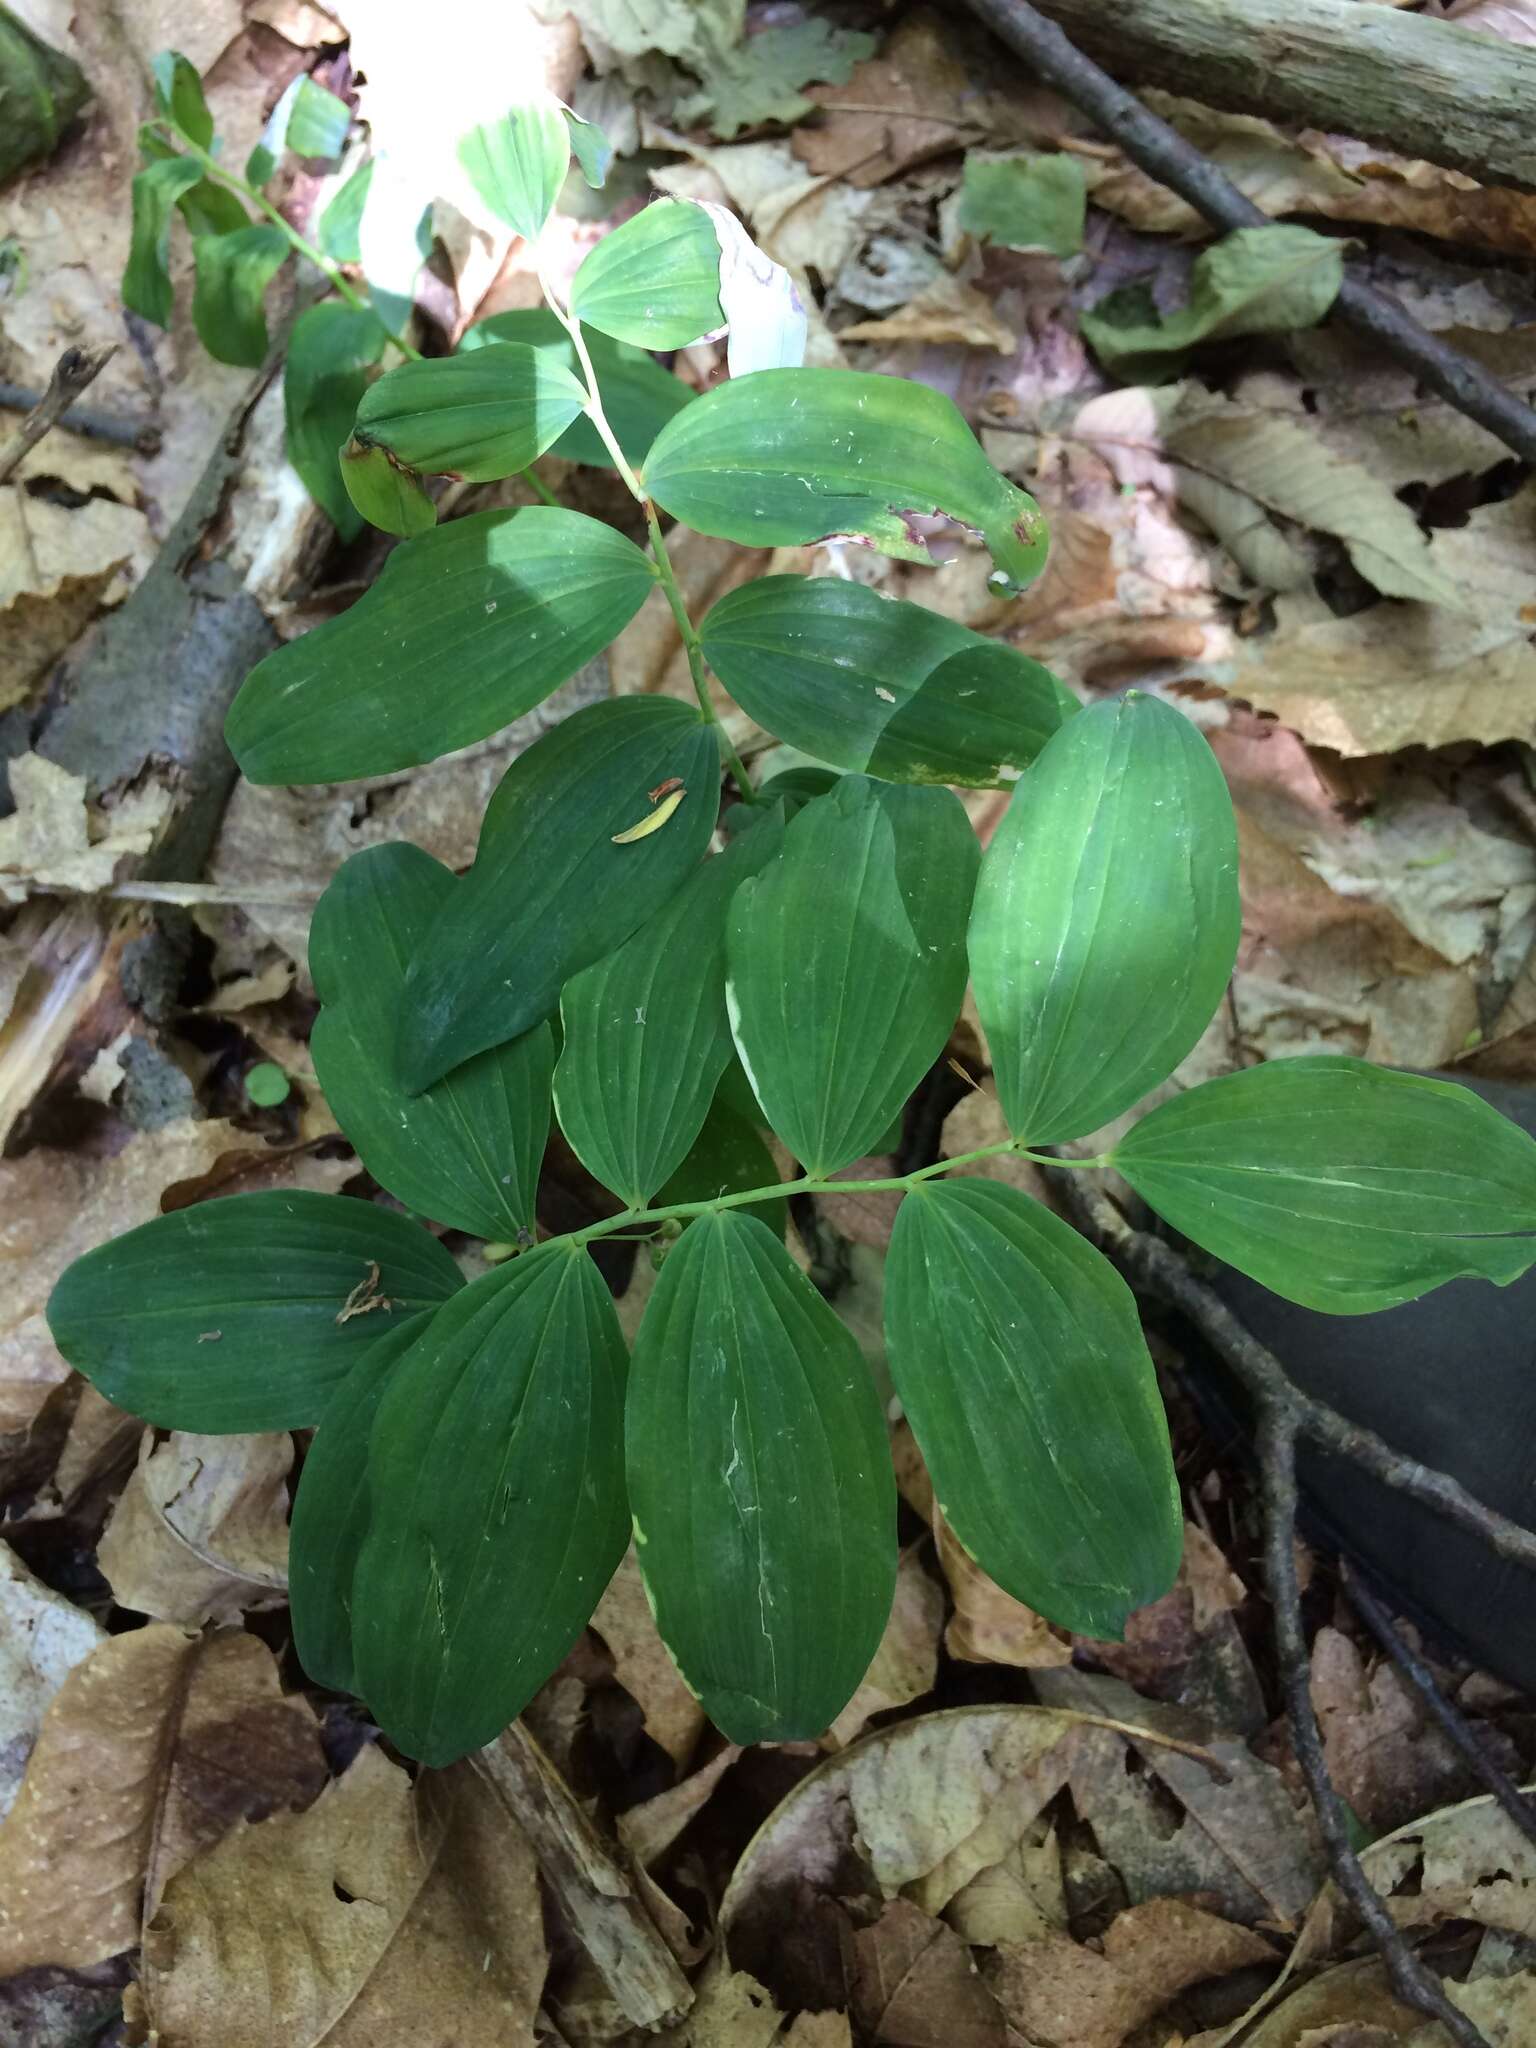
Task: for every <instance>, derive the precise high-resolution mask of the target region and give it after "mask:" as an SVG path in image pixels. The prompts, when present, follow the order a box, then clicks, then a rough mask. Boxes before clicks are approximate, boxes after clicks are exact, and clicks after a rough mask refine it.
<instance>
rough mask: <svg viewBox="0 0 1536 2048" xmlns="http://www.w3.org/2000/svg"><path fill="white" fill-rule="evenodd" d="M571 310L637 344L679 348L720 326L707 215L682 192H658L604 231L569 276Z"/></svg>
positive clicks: (714, 247)
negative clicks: (675, 195)
mask: <svg viewBox="0 0 1536 2048" xmlns="http://www.w3.org/2000/svg"><path fill="white" fill-rule="evenodd" d="M570 310H571V311H572V312H573V313H574V314H575V315H576V316H577V318H578V319H580V320H583V321H585V322H586V324H587V325H588V326H589V327H596V328H597V329H598V330H599V331H600V332H601V333H603V334H611V335H612V336H613V338H614V339H615V341H632V342H634V343H635V344H636V346H637V347H639V348H686V347H687V346H688V344H689V342H691V341H697V340H698V339H699V338H700V336H701V335H705V334H709V333H712V332H713V331H714V329H716V328H717V327H723V326H724V325H725V315H724V313H723V312H722V311H721V310H720V244H719V242H718V241H717V240H716V238H715V231H714V229H713V227H711V225H710V221H709V215H708V214H707V213H706V212H705V211H704V209H703V208H702V207H701V206H695V205H693V204H692V203H691V201H689V200H686V199H658V200H656V201H655V203H654V204H653V205H651V206H648V207H646V209H645V211H644V212H643V213H637V214H636V215H635V216H634V218H633V219H632V220H627V221H625V223H624V224H623V226H622V227H617V228H615V229H614V230H613V232H612V234H609V235H604V237H603V239H602V240H601V241H600V242H599V243H598V245H597V247H596V248H595V249H593V250H592V251H591V252H590V254H589V255H588V256H587V257H586V259H585V261H584V262H583V263H582V266H581V268H580V270H578V271H577V273H576V275H575V277H574V278H573V280H572V282H571V299H570Z"/></svg>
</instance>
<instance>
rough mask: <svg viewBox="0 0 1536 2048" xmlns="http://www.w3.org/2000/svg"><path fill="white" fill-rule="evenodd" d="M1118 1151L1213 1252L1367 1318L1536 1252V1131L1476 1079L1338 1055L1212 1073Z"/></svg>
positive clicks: (1171, 1215)
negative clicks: (1533, 1134)
mask: <svg viewBox="0 0 1536 2048" xmlns="http://www.w3.org/2000/svg"><path fill="white" fill-rule="evenodd" d="M1113 1156H1114V1162H1115V1165H1116V1166H1117V1167H1118V1168H1119V1170H1120V1172H1121V1173H1123V1174H1124V1175H1125V1178H1126V1179H1127V1180H1128V1181H1129V1182H1130V1183H1131V1185H1132V1187H1134V1188H1135V1189H1136V1191H1137V1193H1138V1194H1140V1195H1142V1196H1144V1197H1145V1199H1146V1200H1147V1201H1149V1202H1150V1203H1151V1204H1152V1206H1153V1208H1154V1209H1156V1210H1157V1211H1158V1213H1159V1214H1160V1215H1162V1216H1165V1217H1166V1218H1167V1220H1168V1221H1169V1222H1170V1223H1171V1224H1172V1225H1173V1226H1174V1228H1175V1229H1176V1230H1180V1231H1182V1232H1183V1233H1184V1235H1185V1236H1186V1237H1188V1238H1191V1239H1192V1240H1193V1241H1194V1242H1195V1243H1196V1244H1197V1245H1199V1246H1200V1247H1201V1248H1202V1250H1204V1251H1208V1252H1211V1253H1213V1254H1214V1255H1215V1256H1216V1257H1217V1258H1218V1259H1225V1260H1226V1262H1227V1264H1228V1265H1229V1266H1236V1267H1237V1269H1238V1271H1239V1272H1242V1273H1246V1274H1247V1275H1248V1276H1249V1278H1250V1279H1253V1280H1257V1281H1259V1282H1260V1284H1261V1285H1262V1286H1265V1287H1269V1288H1273V1290H1274V1291H1275V1293H1276V1294H1283V1295H1284V1296H1285V1297H1286V1298H1287V1299H1288V1300H1290V1301H1299V1302H1300V1303H1301V1304H1302V1305H1303V1306H1304V1307H1306V1308H1314V1309H1321V1310H1323V1311H1324V1312H1325V1313H1327V1314H1329V1315H1338V1316H1354V1315H1365V1314H1367V1313H1369V1311H1371V1310H1372V1309H1379V1308H1392V1307H1394V1306H1395V1305H1396V1304H1397V1303H1398V1302H1403V1301H1415V1300H1417V1298H1418V1297H1419V1295H1421V1294H1427V1293H1428V1291H1429V1290H1430V1288H1432V1287H1439V1286H1440V1285H1441V1284H1442V1283H1443V1282H1444V1281H1447V1280H1456V1279H1461V1278H1470V1277H1474V1276H1481V1277H1482V1278H1483V1279H1485V1280H1492V1281H1494V1282H1496V1283H1497V1285H1499V1286H1501V1287H1503V1286H1507V1285H1508V1283H1509V1282H1510V1281H1511V1280H1515V1279H1518V1278H1519V1276H1520V1275H1521V1274H1522V1273H1524V1272H1526V1271H1527V1270H1528V1268H1529V1267H1530V1266H1531V1265H1532V1263H1533V1262H1536V1237H1532V1236H1530V1235H1525V1236H1514V1235H1511V1234H1510V1233H1512V1232H1516V1231H1519V1232H1527V1233H1529V1232H1536V1144H1533V1143H1532V1141H1531V1139H1530V1138H1529V1137H1528V1136H1527V1135H1526V1133H1525V1132H1524V1131H1522V1130H1521V1129H1520V1128H1519V1127H1518V1125H1515V1124H1512V1123H1511V1122H1510V1121H1509V1120H1508V1118H1506V1117H1502V1116H1500V1115H1499V1113H1498V1111H1497V1110H1495V1109H1492V1108H1490V1107H1489V1105H1488V1104H1487V1103H1486V1102H1484V1101H1482V1100H1481V1098H1480V1097H1478V1096H1476V1095H1474V1094H1473V1093H1472V1092H1471V1090H1470V1089H1467V1088H1459V1087H1457V1086H1456V1084H1455V1083H1454V1082H1449V1081H1431V1080H1427V1079H1424V1078H1422V1077H1421V1076H1419V1075H1417V1074H1399V1073H1393V1072H1391V1071H1389V1070H1388V1069H1386V1068H1383V1067H1373V1066H1369V1065H1367V1063H1366V1062H1365V1061H1364V1060H1351V1059H1338V1058H1334V1057H1333V1056H1331V1055H1327V1054H1317V1055H1313V1056H1307V1057H1300V1058H1295V1059H1283V1060H1268V1061H1266V1062H1265V1063H1264V1064H1263V1065H1262V1066H1257V1067H1249V1068H1247V1069H1246V1070H1245V1071H1244V1072H1242V1073H1238V1074H1224V1075H1222V1076H1221V1077H1220V1078H1219V1079H1217V1080H1213V1081H1202V1082H1201V1083H1200V1085H1199V1086H1198V1087H1196V1088H1191V1089H1189V1090H1188V1091H1187V1092H1186V1093H1185V1094H1183V1095H1178V1096H1175V1097H1174V1098H1173V1099H1172V1100H1171V1101H1169V1102H1165V1103H1163V1104H1161V1105H1160V1106H1159V1107H1158V1108H1157V1109H1155V1110H1153V1112H1152V1113H1151V1115H1150V1116H1147V1117H1143V1118H1142V1120H1141V1122H1140V1123H1138V1124H1137V1125H1136V1126H1135V1127H1134V1128H1133V1129H1132V1130H1131V1131H1130V1133H1129V1134H1128V1135H1127V1136H1126V1137H1124V1138H1122V1139H1121V1141H1120V1143H1119V1145H1117V1146H1116V1148H1115V1152H1114V1155H1113Z"/></svg>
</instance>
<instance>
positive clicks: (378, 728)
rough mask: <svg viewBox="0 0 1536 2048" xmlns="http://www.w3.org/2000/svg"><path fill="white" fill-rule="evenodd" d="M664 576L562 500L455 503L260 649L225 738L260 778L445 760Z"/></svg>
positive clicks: (611, 629)
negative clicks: (475, 506) (438, 523)
mask: <svg viewBox="0 0 1536 2048" xmlns="http://www.w3.org/2000/svg"><path fill="white" fill-rule="evenodd" d="M385 459H386V461H387V458H385ZM654 577H655V571H654V570H653V569H652V567H651V565H650V563H649V562H648V561H647V560H646V558H645V556H644V555H642V554H641V552H640V550H639V549H638V548H637V547H636V546H635V545H634V544H633V542H631V541H628V540H626V539H625V538H624V536H623V535H622V534H620V533H615V532H614V530H613V529H612V528H611V527H608V526H604V525H602V524H600V523H599V522H598V521H597V520H595V519H588V518H587V517H586V516H585V515H584V514H583V513H580V512H568V511H566V510H565V509H564V507H563V506H550V505H530V506H526V507H525V508H524V509H522V510H521V511H513V512H477V513H474V514H472V515H471V517H469V518H467V519H455V520H453V521H451V522H450V523H449V524H448V525H447V526H443V527H439V528H437V529H436V530H435V531H434V532H431V533H427V534H423V535H422V536H421V537H420V538H419V539H417V540H413V541H411V542H410V543H409V544H408V545H407V546H405V547H401V548H396V549H395V551H394V553H393V554H392V555H391V556H390V557H389V559H388V561H387V562H386V563H385V564H384V568H383V571H382V573H381V574H380V576H379V577H378V580H377V581H376V582H375V583H374V584H373V585H372V586H371V588H370V589H369V590H368V591H367V592H366V593H365V594H364V595H363V596H362V597H361V598H359V600H358V602H357V603H356V604H355V605H353V606H352V608H351V609H350V611H347V612H344V613H343V614H342V616H341V617H340V618H339V619H332V620H329V621H327V623H326V624H325V625H323V626H317V627H315V629H314V630H313V631H312V632H309V633H306V634H304V636H303V637H302V639H299V640H293V641H290V642H289V644H288V645H287V646H286V647H280V648H278V649H277V650H276V651H275V652H274V653H272V654H269V655H268V656H267V657H266V659H265V660H264V661H262V662H260V663H258V664H257V666H256V667H255V668H254V669H253V670H252V671H251V673H250V675H249V676H248V677H247V678H246V681H245V685H244V687H243V688H242V689H241V691H240V694H239V695H238V696H237V697H236V699H235V701H234V704H233V705H232V707H231V709H230V713H229V718H228V720H227V723H226V725H225V735H226V737H227V739H228V741H229V745H230V748H231V751H232V752H233V753H234V756H235V758H236V760H237V761H238V762H239V763H240V767H241V770H242V772H243V773H244V774H245V776H246V777H247V779H248V780H249V781H251V782H290V783H291V782H336V781H344V780H346V779H348V778H349V777H352V776H357V775H388V774H393V773H394V772H395V771H396V770H397V769H401V768H410V767H414V766H415V765H416V764H417V763H419V762H422V761H432V760H435V759H436V758H437V756H438V755H439V754H447V753H451V752H452V751H453V749H454V748H455V747H465V746H469V745H470V744H471V743H472V742H473V741H475V740H481V739H484V738H486V736H487V735H488V734H490V733H493V732H495V731H496V730H497V729H498V728H499V727H501V726H503V725H509V724H510V723H511V721H512V720H513V719H514V718H520V717H521V716H522V715H523V713H524V712H525V711H531V710H532V709H533V707H534V705H535V704H539V703H542V702H543V700H544V699H545V698H546V697H547V696H548V695H549V693H550V691H551V690H553V689H555V688H556V687H557V686H558V685H559V684H560V683H563V682H564V681H565V679H566V677H567V676H571V675H574V674H575V672H576V670H577V669H579V668H580V667H581V665H582V664H583V662H587V661H590V660H591V659H592V657H593V655H595V654H597V653H599V652H600V651H601V650H602V649H603V648H604V647H606V646H607V645H608V642H609V641H610V640H612V639H613V637H614V635H615V634H616V633H618V632H619V630H620V629H621V628H622V627H623V626H626V625H627V624H628V623H629V621H630V620H631V619H632V618H633V617H634V615H635V613H636V612H637V611H638V610H639V609H640V605H641V602H642V600H643V599H644V598H645V596H646V593H647V592H648V591H649V590H650V589H651V587H652V584H653V581H654ZM445 679H447V680H449V681H450V682H451V688H450V689H445V688H444V682H445ZM649 786H651V785H647V787H649ZM643 794H644V792H643V791H642V796H643ZM637 815H638V813H637ZM626 822H629V821H628V820H626ZM661 836H663V837H665V834H663V835H661ZM541 858H542V855H541ZM636 921H637V922H638V919H637V920H636Z"/></svg>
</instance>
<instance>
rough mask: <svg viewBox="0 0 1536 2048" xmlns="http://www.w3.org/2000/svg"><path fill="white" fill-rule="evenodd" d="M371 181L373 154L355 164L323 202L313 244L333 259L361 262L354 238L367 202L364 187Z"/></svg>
mask: <svg viewBox="0 0 1536 2048" xmlns="http://www.w3.org/2000/svg"><path fill="white" fill-rule="evenodd" d="M372 182H373V158H372V157H369V159H368V161H367V163H365V164H361V165H359V167H358V168H357V169H356V170H355V171H353V172H352V174H351V176H350V177H348V178H347V179H346V180H345V181H344V182H343V183H342V184H341V185H340V186H339V187H338V189H337V192H336V195H335V197H334V198H333V199H331V200H330V201H329V202H328V204H327V205H326V207H325V209H324V211H323V212H322V213H321V215H320V219H319V222H318V224H317V226H316V228H315V242H316V245H317V246H318V247H319V248H320V249H321V250H322V251H323V252H324V254H325V255H327V256H329V257H330V258H331V261H332V262H333V263H361V261H362V260H363V255H362V249H361V247H360V246H359V242H358V230H359V229H360V228H361V226H362V220H363V208H364V207H365V206H366V205H367V204H368V188H369V186H370V185H371V184H372Z"/></svg>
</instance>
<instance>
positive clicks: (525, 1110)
mask: <svg viewBox="0 0 1536 2048" xmlns="http://www.w3.org/2000/svg"><path fill="white" fill-rule="evenodd" d="M454 888H455V882H454V877H453V871H452V869H451V868H445V867H444V866H443V865H442V864H441V863H440V862H439V861H435V860H433V858H432V856H431V855H430V854H427V853H423V852H422V850H421V848H420V847H419V846H406V845H401V844H396V845H392V846H370V847H365V848H364V850H363V851H362V852H361V853H354V854H353V856H352V858H351V859H350V860H348V861H344V862H343V863H342V865H341V867H340V868H339V869H338V870H337V872H336V875H335V876H334V878H333V879H332V882H331V885H330V887H329V888H328V889H327V890H326V892H325V894H324V895H323V896H322V897H321V899H320V902H319V904H318V906H317V907H316V910H315V919H314V924H313V926H312V928H311V931H310V938H309V969H310V974H311V977H312V978H313V981H314V984H315V993H316V994H317V995H318V996H319V998H320V1001H321V1003H322V1005H323V1006H324V1007H323V1008H322V1009H321V1012H320V1015H319V1016H318V1017H317V1018H316V1020H315V1027H314V1032H313V1035H312V1037H311V1039H310V1051H311V1054H312V1056H313V1058H314V1062H315V1073H316V1075H317V1076H318V1078H319V1082H320V1086H321V1088H322V1089H323V1090H324V1092H325V1099H326V1101H327V1102H328V1103H329V1104H330V1106H331V1108H332V1110H333V1111H334V1112H335V1115H336V1121H337V1122H338V1123H339V1124H340V1125H341V1127H342V1129H343V1130H344V1131H345V1132H346V1134H347V1136H348V1138H349V1139H350V1140H351V1141H352V1144H353V1145H354V1146H355V1147H356V1149H357V1155H358V1157H359V1158H360V1159H361V1160H362V1162H363V1164H364V1166H366V1167H367V1169H368V1171H369V1172H370V1173H371V1174H372V1175H373V1177H374V1179H375V1180H376V1181H377V1182H378V1183H379V1185H380V1187H383V1188H387V1189H388V1190H389V1192H390V1193H391V1194H392V1195H395V1196H397V1197H398V1198H399V1200H400V1201H402V1202H404V1203H405V1205H406V1206H407V1208H410V1209H415V1210H417V1211H418V1212H419V1213H420V1214H421V1215H424V1216H429V1217H431V1218H432V1220H433V1221H434V1222H435V1223H446V1224H450V1225H452V1227H453V1228H454V1229H455V1230H467V1231H470V1232H471V1233H473V1234H474V1235H475V1236H477V1237H485V1238H493V1239H497V1240H510V1241H511V1242H514V1243H515V1242H516V1241H517V1239H518V1237H519V1235H520V1234H521V1233H524V1232H526V1233H527V1235H528V1237H529V1239H530V1240H531V1239H532V1235H533V1220H534V1195H535V1192H536V1189H537V1187H538V1179H539V1166H540V1163H541V1162H542V1160H543V1157H544V1146H545V1142H546V1140H547V1139H548V1136H549V1083H550V1070H551V1068H552V1067H553V1065H554V1046H553V1044H552V1042H551V1037H550V1031H549V1026H548V1025H547V1024H538V1025H535V1026H534V1028H533V1030H531V1031H528V1032H525V1033H524V1034H523V1036H522V1037H521V1038H516V1039H513V1041H512V1042H511V1044H509V1045H499V1046H496V1047H494V1048H493V1049H492V1050H491V1051H490V1052H484V1053H481V1054H480V1056H479V1058H478V1059H473V1060H466V1061H465V1063H464V1065H463V1066H462V1067H456V1068H455V1069H454V1071H453V1072H452V1073H451V1074H449V1075H446V1076H445V1077H444V1079H443V1080H441V1081H439V1082H438V1084H437V1086H436V1087H435V1088H429V1089H427V1091H426V1092H425V1093H424V1094H422V1095H416V1096H407V1095H405V1094H403V1093H402V1091H401V1090H400V1088H399V1087H398V1086H397V1085H396V1082H395V1077H394V1065H395V1061H394V1053H395V1034H396V1032H397V1030H398V1029H399V1022H400V1006H401V1003H402V1002H403V1000H404V995H403V991H404V988H405V977H406V972H407V969H408V968H409V966H410V963H411V960H412V958H413V957H414V956H415V954H416V953H417V952H418V951H420V949H421V948H422V947H423V946H424V945H425V944H426V943H427V941H428V939H429V938H430V936H431V933H432V929H433V926H434V924H435V923H436V921H437V919H438V918H439V917H440V916H441V915H442V913H443V910H444V908H445V906H446V905H447V903H448V902H449V900H450V899H451V897H452V895H453V892H454Z"/></svg>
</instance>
